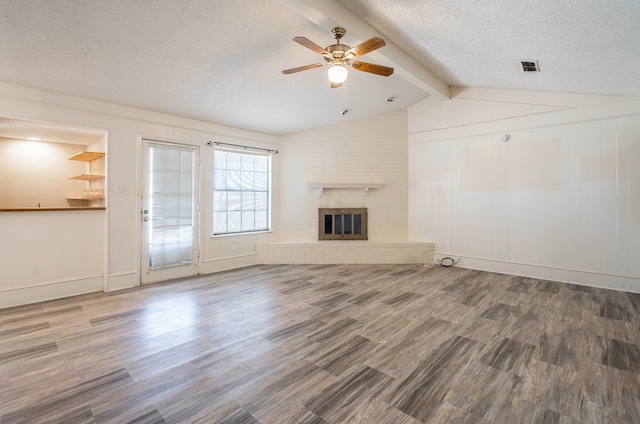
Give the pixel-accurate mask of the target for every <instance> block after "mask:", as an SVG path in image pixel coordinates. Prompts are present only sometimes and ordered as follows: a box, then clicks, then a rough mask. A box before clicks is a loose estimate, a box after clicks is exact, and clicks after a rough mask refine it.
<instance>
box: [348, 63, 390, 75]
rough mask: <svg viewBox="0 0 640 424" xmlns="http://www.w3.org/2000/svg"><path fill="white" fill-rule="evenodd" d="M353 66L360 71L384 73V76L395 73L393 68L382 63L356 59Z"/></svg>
mask: <svg viewBox="0 0 640 424" xmlns="http://www.w3.org/2000/svg"><path fill="white" fill-rule="evenodd" d="M351 67H352V68H353V69H357V70H358V71H362V72H369V73H372V74H376V75H382V76H383V77H388V76H389V75H391V74H393V68H389V67H388V66H382V65H374V64H373V63H367V62H359V61H355V62H353V63H352V64H351Z"/></svg>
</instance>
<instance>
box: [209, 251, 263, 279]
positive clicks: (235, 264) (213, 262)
mask: <svg viewBox="0 0 640 424" xmlns="http://www.w3.org/2000/svg"><path fill="white" fill-rule="evenodd" d="M257 257H258V254H257V253H256V252H253V253H244V254H241V255H232V256H224V257H221V258H214V259H207V260H205V261H202V267H203V270H202V273H203V274H212V273H214V272H220V271H227V270H230V269H236V268H244V267H247V266H252V265H256V264H257V263H258V261H257Z"/></svg>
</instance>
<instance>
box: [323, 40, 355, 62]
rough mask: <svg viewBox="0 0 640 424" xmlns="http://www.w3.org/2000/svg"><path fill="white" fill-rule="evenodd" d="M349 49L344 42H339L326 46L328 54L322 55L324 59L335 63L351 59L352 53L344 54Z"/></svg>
mask: <svg viewBox="0 0 640 424" xmlns="http://www.w3.org/2000/svg"><path fill="white" fill-rule="evenodd" d="M350 49H351V47H349V46H347V45H346V44H340V43H338V44H332V45H330V46H327V47H326V48H325V50H326V51H327V52H328V53H329V54H328V55H324V60H326V61H327V62H330V63H336V62H339V63H344V62H346V61H347V60H348V59H351V57H353V55H347V54H345V53H346V52H347V51H348V50H350Z"/></svg>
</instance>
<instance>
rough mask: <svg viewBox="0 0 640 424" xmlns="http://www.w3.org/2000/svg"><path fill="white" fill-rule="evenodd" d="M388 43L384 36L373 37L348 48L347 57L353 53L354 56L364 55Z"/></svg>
mask: <svg viewBox="0 0 640 424" xmlns="http://www.w3.org/2000/svg"><path fill="white" fill-rule="evenodd" d="M386 45H387V43H385V42H384V40H383V39H382V38H379V37H373V38H370V39H368V40H367V41H365V42H362V43H360V44H358V45H357V46H355V47H352V48H350V49H349V50H347V51H346V52H345V56H347V57H348V56H349V55H352V57H356V56H362V55H365V54H367V53H369V52H372V51H374V50H376V49H379V48H380V47H383V46H386Z"/></svg>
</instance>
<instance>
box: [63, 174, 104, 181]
mask: <svg viewBox="0 0 640 424" xmlns="http://www.w3.org/2000/svg"><path fill="white" fill-rule="evenodd" d="M103 178H104V175H98V174H80V175H76V176H75V177H70V178H69V179H70V180H82V181H97V180H101V179H103Z"/></svg>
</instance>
